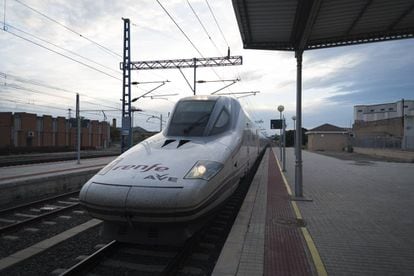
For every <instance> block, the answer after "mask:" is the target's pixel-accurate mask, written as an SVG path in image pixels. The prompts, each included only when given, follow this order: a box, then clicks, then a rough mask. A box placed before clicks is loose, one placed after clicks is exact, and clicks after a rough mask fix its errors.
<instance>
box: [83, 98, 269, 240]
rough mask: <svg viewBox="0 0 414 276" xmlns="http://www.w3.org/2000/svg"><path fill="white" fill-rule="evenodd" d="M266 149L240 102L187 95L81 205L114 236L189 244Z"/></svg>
mask: <svg viewBox="0 0 414 276" xmlns="http://www.w3.org/2000/svg"><path fill="white" fill-rule="evenodd" d="M263 147H264V143H263V139H262V138H261V135H260V132H259V130H258V129H257V128H255V127H254V125H253V123H252V121H251V120H250V119H249V117H248V116H247V114H246V113H245V112H244V110H243V109H242V107H241V105H240V103H239V102H238V101H237V100H236V99H234V98H231V97H226V96H193V97H186V98H183V99H181V100H179V101H178V102H177V104H176V105H175V107H174V110H173V112H172V114H171V116H170V119H169V122H168V124H167V127H166V128H165V129H164V130H163V131H162V132H160V133H158V134H156V135H154V136H152V137H150V138H148V139H146V140H145V141H143V142H141V143H139V144H137V145H135V146H134V147H132V148H131V149H129V150H128V151H126V152H125V153H123V154H122V155H120V156H119V157H118V158H116V159H115V160H114V161H112V162H111V163H110V164H108V165H107V166H106V167H104V168H103V169H102V170H101V171H100V172H98V173H97V174H96V175H95V176H94V177H92V178H91V179H90V180H89V181H88V182H87V183H86V184H85V185H84V186H83V188H82V190H81V192H80V196H79V198H80V202H81V204H82V205H83V206H84V208H85V209H86V210H87V211H88V213H89V214H90V215H91V216H92V217H95V218H98V219H101V220H103V221H104V234H106V235H109V236H111V237H114V238H115V239H118V240H121V241H128V242H146V241H149V242H152V240H154V241H156V240H157V241H160V242H165V241H167V240H171V239H173V240H180V239H185V238H187V237H188V236H189V235H191V232H192V231H193V230H194V229H193V228H192V227H193V225H197V222H198V221H200V220H202V218H203V217H206V216H208V215H209V214H211V213H212V211H213V210H214V209H215V208H217V207H218V206H220V204H221V203H223V202H224V201H225V200H226V199H227V198H229V196H230V195H231V194H232V193H233V192H234V191H235V189H236V188H237V186H238V183H239V180H240V178H241V177H243V176H244V175H245V174H246V173H247V172H248V171H249V169H250V168H251V166H252V165H253V163H254V162H255V160H256V159H257V158H258V156H259V153H260V152H261V150H262V149H263ZM194 227H196V226H194Z"/></svg>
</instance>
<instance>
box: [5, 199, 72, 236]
mask: <svg viewBox="0 0 414 276" xmlns="http://www.w3.org/2000/svg"><path fill="white" fill-rule="evenodd" d="M78 194H79V191H75V192H70V193H65V194H61V195H58V196H54V197H48V198H45V199H42V200H37V201H34V202H30V203H26V204H21V205H18V206H14V207H10V208H7V209H3V210H0V235H1V234H4V233H7V232H11V231H15V230H16V229H19V228H21V227H24V226H27V225H29V224H31V223H34V222H37V221H40V220H43V219H45V218H48V217H50V216H54V215H57V214H58V213H61V212H65V211H68V210H70V209H73V208H76V207H78V206H79V202H78V199H77V195H78Z"/></svg>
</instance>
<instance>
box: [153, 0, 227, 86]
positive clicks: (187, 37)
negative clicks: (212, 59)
mask: <svg viewBox="0 0 414 276" xmlns="http://www.w3.org/2000/svg"><path fill="white" fill-rule="evenodd" d="M156 1H157V3H158V4H159V5H160V6H161V8H162V9H163V10H164V12H165V13H166V14H167V15H168V17H169V18H170V19H171V20H172V21H173V23H174V24H175V25H176V26H177V28H178V29H179V30H180V32H181V33H182V34H183V35H184V36H185V37H186V39H187V40H188V41H189V42H190V44H191V45H192V46H193V48H194V49H195V50H196V51H197V52H198V54H199V55H200V56H201V57H203V58H205V57H204V55H203V54H202V53H201V52H200V50H199V49H198V48H197V46H195V44H194V43H193V42H192V41H191V39H190V38H189V36H188V35H187V34H186V33H185V32H184V30H183V29H182V28H181V27H180V25H178V23H177V22H176V21H175V20H174V18H173V17H172V16H171V14H170V13H169V12H168V11H167V9H166V8H165V7H164V6H163V5H162V4H161V3H160V1H159V0H156ZM210 69H211V70H212V71H213V72H214V74H215V75H216V76H217V77H218V78H219V79H220V80H221V77H220V76H219V74H218V73H217V71H216V70H214V68H210ZM223 83H224V81H223ZM229 90H230V89H229ZM230 91H231V90H230Z"/></svg>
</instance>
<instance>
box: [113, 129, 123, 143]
mask: <svg viewBox="0 0 414 276" xmlns="http://www.w3.org/2000/svg"><path fill="white" fill-rule="evenodd" d="M111 141H112V142H119V141H121V131H120V130H119V128H116V127H111Z"/></svg>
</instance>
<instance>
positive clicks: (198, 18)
mask: <svg viewBox="0 0 414 276" xmlns="http://www.w3.org/2000/svg"><path fill="white" fill-rule="evenodd" d="M187 4H188V5H189V6H190V9H191V11H192V12H193V14H194V16H195V17H196V18H197V20H198V23H200V25H201V27H202V28H203V30H204V32H205V33H206V35H207V37H208V39H209V40H210V42H211V43H212V44H213V46H214V47H215V48H216V50H217V52H218V53H219V55H222V54H221V52H220V50H219V48H218V47H217V45H216V43H215V42H214V40H213V39H212V38H211V36H210V34H209V33H208V31H207V29H206V27H205V26H204V24H203V22H202V21H201V19H200V17H199V16H198V14H197V13H196V11H195V10H194V8H193V6H192V5H191V3H190V1H189V0H187Z"/></svg>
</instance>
